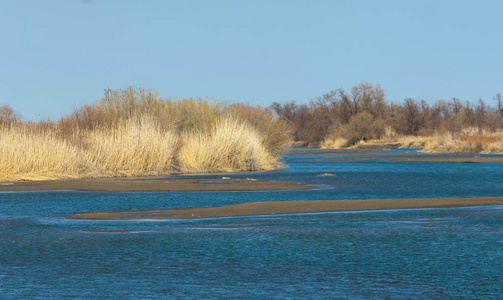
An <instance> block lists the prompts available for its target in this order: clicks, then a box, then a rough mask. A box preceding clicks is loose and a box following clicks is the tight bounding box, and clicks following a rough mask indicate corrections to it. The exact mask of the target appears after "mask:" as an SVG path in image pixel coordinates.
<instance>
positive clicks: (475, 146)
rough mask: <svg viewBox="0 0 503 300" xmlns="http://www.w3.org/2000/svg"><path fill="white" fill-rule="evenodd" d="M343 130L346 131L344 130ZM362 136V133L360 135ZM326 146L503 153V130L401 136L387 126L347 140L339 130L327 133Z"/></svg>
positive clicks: (324, 143) (329, 147) (322, 146)
mask: <svg viewBox="0 0 503 300" xmlns="http://www.w3.org/2000/svg"><path fill="white" fill-rule="evenodd" d="M343 133H344V132H343ZM359 136H360V137H361V135H359ZM320 147H321V148H323V149H389V148H402V149H422V151H424V152H433V153H481V154H503V132H492V133H489V132H479V131H475V130H473V129H471V128H468V129H466V130H464V131H462V132H461V133H460V134H457V135H456V134H452V133H437V134H434V135H431V136H416V135H398V134H396V132H394V131H393V130H392V129H391V128H389V127H387V128H385V129H384V131H382V134H381V135H379V137H375V138H365V139H364V138H358V137H357V138H355V139H353V140H350V139H347V138H346V136H344V135H343V134H341V133H340V132H336V133H334V134H332V135H330V136H328V137H327V138H326V139H325V140H324V141H323V142H322V143H321V145H320Z"/></svg>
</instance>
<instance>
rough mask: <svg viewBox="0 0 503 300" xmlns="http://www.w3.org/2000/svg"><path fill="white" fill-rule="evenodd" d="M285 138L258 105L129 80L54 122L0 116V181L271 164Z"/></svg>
mask: <svg viewBox="0 0 503 300" xmlns="http://www.w3.org/2000/svg"><path fill="white" fill-rule="evenodd" d="M251 112H253V113H251ZM290 140H291V137H290V135H289V132H288V126H287V125H285V124H284V122H283V121H280V120H279V119H278V118H275V117H273V116H272V115H271V114H270V113H269V112H268V111H267V110H265V109H263V108H258V107H256V108H251V107H249V106H241V107H239V106H228V105H225V104H222V103H218V102H215V101H202V100H193V99H184V100H180V101H171V100H165V99H161V98H160V97H159V96H158V95H156V94H154V93H152V92H150V91H146V90H144V89H141V88H140V89H136V88H132V87H130V88H127V89H125V90H118V91H106V93H105V97H104V98H103V99H101V100H100V101H98V102H97V103H96V104H94V105H86V106H83V107H81V108H78V109H76V110H75V111H74V112H73V113H72V114H70V115H69V116H66V117H64V118H62V119H61V120H59V121H58V122H56V123H51V122H47V123H44V124H42V123H37V124H28V123H21V122H14V123H9V124H0V182H6V181H19V180H51V179H70V178H93V177H125V176H151V175H168V174H179V173H206V172H239V171H258V170H271V169H275V168H279V167H281V162H280V158H281V154H282V149H283V147H285V146H287V145H289V143H290Z"/></svg>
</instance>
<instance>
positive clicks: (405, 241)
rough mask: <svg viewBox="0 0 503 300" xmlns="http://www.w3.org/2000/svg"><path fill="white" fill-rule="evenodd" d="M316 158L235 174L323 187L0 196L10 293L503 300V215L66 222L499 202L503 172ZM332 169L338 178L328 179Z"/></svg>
mask: <svg viewBox="0 0 503 300" xmlns="http://www.w3.org/2000/svg"><path fill="white" fill-rule="evenodd" d="M316 158H319V156H317V157H316ZM308 159H309V157H306V156H299V155H287V156H286V158H285V162H286V163H287V165H288V168H287V169H285V170H282V171H277V172H265V173H249V174H239V175H229V177H231V179H233V178H256V179H261V180H278V181H293V182H301V183H307V184H311V185H313V186H316V188H315V189H313V190H307V191H306V190H304V191H281V192H277V191H276V192H185V193H179V192H168V193H102V192H43V193H36V192H27V193H12V194H0V237H1V238H0V296H1V298H2V299H19V298H30V299H31V298H39V299H51V298H126V299H128V298H153V297H156V298H289V299H290V298H293V299H304V298H306V297H307V298H314V299H316V298H318V299H326V298H350V299H390V298H393V299H404V298H421V299H458V298H465V299H491V298H492V299H501V298H503V287H502V285H501V282H503V271H502V270H501V267H500V265H501V262H502V261H503V250H502V249H503V230H502V229H503V207H502V206H492V207H473V208H458V209H421V210H391V211H378V212H376V211H371V212H370V211H369V212H340V213H323V214H300V215H281V216H258V217H237V218H218V219H206V220H164V221H158V220H139V221H88V220H87V221H84V220H68V219H67V217H68V216H70V215H73V214H78V213H83V212H90V211H106V210H128V209H151V208H159V209H169V208H175V207H201V206H220V205H228V204H237V203H243V202H250V201H282V200H283V201H287V200H325V199H327V200H328V199H364V198H368V199H376V198H417V197H470V196H503V184H502V180H501V178H502V175H503V165H501V164H500V165H498V164H457V163H445V164H444V163H390V162H387V161H386V160H380V161H369V162H313V161H309V160H308ZM323 173H330V174H333V175H334V176H326V177H320V176H318V175H320V174H323ZM176 178H193V176H180V177H176ZM197 178H202V179H203V180H208V181H211V180H212V179H215V178H218V177H217V176H215V175H212V176H197ZM167 180H169V179H167ZM90 230H91V231H90ZM93 230H94V231H93Z"/></svg>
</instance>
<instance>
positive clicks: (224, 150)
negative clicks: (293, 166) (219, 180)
mask: <svg viewBox="0 0 503 300" xmlns="http://www.w3.org/2000/svg"><path fill="white" fill-rule="evenodd" d="M183 140H184V143H183V145H182V147H181V149H180V153H179V161H180V167H181V171H182V172H183V173H200V172H201V173H205V172H231V171H257V170H271V169H275V168H277V167H279V163H278V161H277V158H276V157H274V156H272V155H271V154H270V153H269V152H268V151H267V150H266V147H265V145H264V138H263V137H261V135H260V134H259V132H258V131H257V130H255V129H254V128H253V127H252V126H250V125H249V124H246V123H243V122H240V121H239V120H237V119H234V118H230V117H227V118H225V119H223V120H221V121H219V122H218V123H216V124H215V125H214V126H213V128H212V131H211V133H210V134H203V133H197V132H190V133H186V134H185V135H184V137H183Z"/></svg>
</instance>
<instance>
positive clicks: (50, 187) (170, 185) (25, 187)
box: [0, 176, 311, 192]
mask: <svg viewBox="0 0 503 300" xmlns="http://www.w3.org/2000/svg"><path fill="white" fill-rule="evenodd" d="M310 188H311V187H308V186H305V185H301V184H297V183H292V182H276V181H260V180H254V179H233V178H232V177H231V178H230V179H222V176H220V177H216V178H205V179H160V178H99V179H79V180H51V181H27V182H13V183H10V184H8V185H7V184H6V185H0V192H33V191H105V192H188V191H196V192H207V191H282V190H304V189H310Z"/></svg>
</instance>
